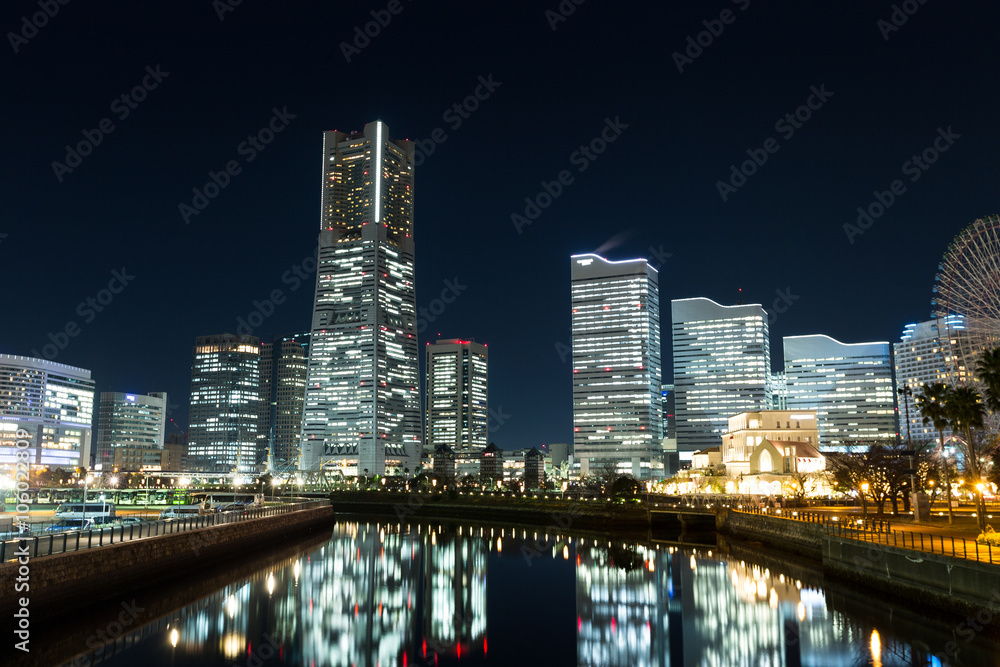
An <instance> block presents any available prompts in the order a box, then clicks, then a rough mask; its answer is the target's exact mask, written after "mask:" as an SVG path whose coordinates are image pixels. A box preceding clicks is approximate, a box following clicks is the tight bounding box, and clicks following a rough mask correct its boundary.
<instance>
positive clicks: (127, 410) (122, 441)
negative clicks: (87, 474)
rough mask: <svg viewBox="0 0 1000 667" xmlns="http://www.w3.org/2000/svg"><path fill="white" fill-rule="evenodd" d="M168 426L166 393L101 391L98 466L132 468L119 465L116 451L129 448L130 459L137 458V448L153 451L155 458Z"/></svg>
mask: <svg viewBox="0 0 1000 667" xmlns="http://www.w3.org/2000/svg"><path fill="white" fill-rule="evenodd" d="M166 425H167V394H166V392H150V393H149V394H145V395H144V394H123V393H121V392H117V391H105V392H101V403H100V408H99V409H98V413H97V453H96V455H95V457H94V468H95V469H97V470H104V471H107V470H111V469H113V468H116V467H117V468H118V469H119V470H132V468H122V467H121V466H116V465H115V450H116V449H120V448H129V450H130V451H129V454H128V455H127V456H126V457H125V458H127V459H129V460H133V459H135V458H136V454H135V453H134V451H133V450H150V454H149V457H153V456H155V455H156V454H155V453H156V452H162V450H163V439H164V434H165V432H166ZM140 458H141V457H140ZM157 465H159V463H157ZM135 470H139V468H135Z"/></svg>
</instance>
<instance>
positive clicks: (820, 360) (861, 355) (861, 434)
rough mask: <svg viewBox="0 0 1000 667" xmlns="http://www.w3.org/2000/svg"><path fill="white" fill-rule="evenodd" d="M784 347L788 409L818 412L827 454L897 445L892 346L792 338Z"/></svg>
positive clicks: (823, 443)
mask: <svg viewBox="0 0 1000 667" xmlns="http://www.w3.org/2000/svg"><path fill="white" fill-rule="evenodd" d="M783 344H784V358H785V377H786V382H787V383H788V409H789V410H815V411H816V418H817V420H818V421H819V444H820V450H821V451H825V452H829V451H851V448H852V447H855V446H858V445H861V444H871V442H872V441H874V440H879V441H889V440H892V441H895V438H896V414H895V407H896V401H895V395H894V392H893V387H892V363H891V359H890V353H889V343H887V342H876V343H841V342H840V341H838V340H834V339H833V338H830V337H829V336H824V335H813V336H786V337H785V338H784V339H783Z"/></svg>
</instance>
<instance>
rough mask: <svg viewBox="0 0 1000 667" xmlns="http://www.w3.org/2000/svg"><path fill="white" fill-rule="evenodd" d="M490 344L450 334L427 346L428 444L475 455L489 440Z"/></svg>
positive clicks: (427, 445)
mask: <svg viewBox="0 0 1000 667" xmlns="http://www.w3.org/2000/svg"><path fill="white" fill-rule="evenodd" d="M488 349H489V348H487V347H486V345H483V344H481V343H476V342H475V341H470V340H460V339H458V338H450V339H447V340H439V341H437V342H436V343H428V344H427V346H426V365H425V366H424V368H425V369H426V383H427V390H426V393H425V395H424V400H425V402H426V406H425V409H424V411H425V413H426V421H425V424H424V434H425V437H426V439H427V442H426V445H425V448H426V449H427V450H429V451H434V449H435V448H436V447H438V446H440V445H447V446H449V447H451V449H452V450H453V451H454V452H455V453H456V454H458V455H466V454H470V455H475V456H478V455H479V453H480V452H482V451H483V450H484V449H486V445H487V444H488V443H489V440H488V437H489V434H488V432H487V422H488V420H489V405H488V379H489V378H488V373H487V366H488V361H489V358H488V355H487V351H488Z"/></svg>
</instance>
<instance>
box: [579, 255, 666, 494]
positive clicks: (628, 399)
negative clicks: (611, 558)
mask: <svg viewBox="0 0 1000 667" xmlns="http://www.w3.org/2000/svg"><path fill="white" fill-rule="evenodd" d="M571 267H572V270H571V275H572V288H571V291H572V305H573V315H572V336H573V445H574V452H575V454H576V458H577V460H579V461H580V473H581V474H583V475H586V474H588V473H597V472H600V471H601V469H602V468H604V467H605V466H607V465H610V466H613V467H614V468H616V469H617V470H619V471H620V472H624V473H629V474H632V475H634V476H635V477H637V478H640V479H650V478H651V477H652V478H659V477H661V476H662V473H663V445H662V439H663V417H662V412H663V399H662V397H661V394H660V386H661V381H662V378H661V365H660V291H659V285H658V281H657V278H658V276H657V272H656V269H654V268H653V267H651V266H650V265H649V264H648V263H647V262H646V260H644V259H633V260H624V261H618V262H613V261H610V260H607V259H605V258H603V257H599V256H597V255H590V254H588V255H574V256H573V257H572V264H571Z"/></svg>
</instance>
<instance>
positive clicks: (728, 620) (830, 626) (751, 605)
mask: <svg viewBox="0 0 1000 667" xmlns="http://www.w3.org/2000/svg"><path fill="white" fill-rule="evenodd" d="M769 563H770V567H767V566H764V565H760V564H757V563H753V562H749V561H746V560H739V559H735V558H730V557H728V556H725V555H721V554H719V553H717V552H713V551H711V550H707V549H698V550H691V549H679V548H674V547H667V546H659V547H657V546H655V545H654V546H648V545H642V544H634V543H621V542H609V541H607V539H606V538H604V539H603V540H595V539H594V538H593V537H589V538H574V537H568V536H561V535H547V534H545V532H544V531H539V532H535V529H520V528H519V529H517V530H513V531H512V530H511V529H510V528H505V529H490V528H470V527H468V526H466V527H463V528H458V527H454V526H430V527H428V526H416V525H415V526H412V527H408V526H399V525H397V524H377V523H360V524H359V523H340V524H338V525H337V527H336V528H335V529H334V532H333V536H332V538H331V540H330V541H329V542H328V543H326V544H325V545H323V546H322V547H320V548H317V549H313V550H310V551H308V552H305V553H303V554H301V555H299V556H297V557H294V558H291V559H287V560H286V561H283V562H281V563H278V564H275V565H274V566H273V567H271V568H269V569H267V570H263V571H260V572H258V573H256V574H255V575H253V576H252V577H250V578H248V579H242V580H239V581H235V582H233V583H232V584H230V585H229V586H226V587H224V588H222V589H220V590H218V591H216V592H215V593H213V594H212V595H209V596H206V597H204V598H202V599H201V600H199V601H198V602H196V603H194V604H190V605H188V606H186V607H184V608H182V609H180V610H178V611H176V612H173V613H171V614H168V615H167V616H166V617H164V618H161V619H158V620H157V621H154V622H153V623H150V624H148V625H146V626H145V627H144V628H141V629H139V630H138V631H137V632H135V633H133V635H131V636H130V637H127V638H125V641H122V642H120V646H119V647H118V648H117V649H115V651H117V653H116V654H115V655H107V654H105V655H100V654H91V655H90V658H91V659H92V664H96V663H98V662H100V663H101V664H106V665H112V666H118V665H143V667H153V666H154V665H205V666H211V667H215V666H218V665H247V666H248V667H261V666H263V665H307V666H309V667H321V666H328V665H331V666H332V665H338V666H339V665H359V666H360V665H371V666H373V667H375V666H379V667H389V666H392V665H404V666H406V667H409V666H411V665H413V666H420V665H457V664H462V665H484V664H503V665H506V664H548V665H552V664H565V665H574V664H575V665H594V666H598V665H601V666H604V665H625V666H628V667H644V666H646V665H705V666H719V667H737V666H741V665H747V666H751V665H753V666H755V667H756V666H778V665H789V666H794V665H818V666H822V667H836V666H838V665H845V666H847V665H851V666H854V665H884V666H885V667H889V666H890V665H941V664H949V663H947V662H945V663H942V662H940V660H938V658H936V657H934V656H932V655H929V654H928V653H927V648H926V647H925V648H924V651H920V650H916V649H914V648H912V646H911V645H910V644H908V643H907V642H905V641H902V640H900V638H898V637H893V636H892V634H891V633H890V631H889V629H888V628H885V627H872V626H871V625H869V624H866V623H864V622H861V621H859V620H857V619H852V618H850V617H848V616H847V615H844V614H842V613H840V612H838V611H833V610H832V609H831V608H830V605H829V602H828V599H827V594H826V593H825V592H824V590H823V589H822V588H817V587H814V586H811V585H808V584H804V583H803V582H802V581H801V580H799V579H796V578H794V577H793V576H791V575H790V574H788V573H787V572H791V571H799V570H798V568H797V567H795V566H792V565H789V566H788V568H787V571H778V570H777V569H771V568H775V567H780V562H779V565H777V566H776V565H775V564H774V561H773V560H772V561H769ZM943 646H944V644H943V642H942V643H941V645H940V646H939V647H935V648H936V650H938V651H939V650H940V649H941V648H943ZM111 651H112V650H111V649H109V650H108V653H110V652H111ZM76 664H86V663H85V662H80V661H78V662H77V663H76Z"/></svg>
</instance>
